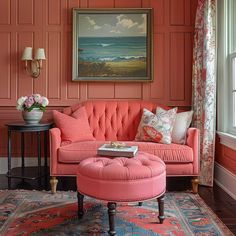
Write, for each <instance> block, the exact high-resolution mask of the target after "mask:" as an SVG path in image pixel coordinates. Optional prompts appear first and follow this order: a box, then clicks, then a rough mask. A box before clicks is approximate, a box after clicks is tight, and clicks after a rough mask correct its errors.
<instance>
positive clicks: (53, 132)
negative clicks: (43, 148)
mask: <svg viewBox="0 0 236 236" xmlns="http://www.w3.org/2000/svg"><path fill="white" fill-rule="evenodd" d="M49 140H50V175H51V176H53V175H54V174H56V173H57V149H58V148H59V147H60V146H61V130H60V129H58V128H52V129H50V130H49Z"/></svg>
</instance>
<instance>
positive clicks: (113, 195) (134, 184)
mask: <svg viewBox="0 0 236 236" xmlns="http://www.w3.org/2000/svg"><path fill="white" fill-rule="evenodd" d="M77 190H78V217H79V218H82V217H83V214H84V211H83V198H84V195H87V196H90V197H93V198H96V199H100V200H105V201H108V204H107V206H108V214H109V227H110V229H109V231H108V233H109V234H110V235H116V231H115V221H114V216H115V212H116V202H139V205H141V204H142V201H145V200H150V199H152V198H157V200H158V207H159V216H158V218H159V220H160V223H163V221H164V218H165V217H164V194H165V190H166V167H165V163H164V162H163V161H162V160H161V159H160V158H158V157H156V156H154V155H152V154H149V153H145V152H138V154H137V155H136V156H135V157H134V158H125V157H119V158H113V159H110V158H105V157H92V158H89V159H86V160H84V161H82V162H81V163H80V164H79V167H78V172H77Z"/></svg>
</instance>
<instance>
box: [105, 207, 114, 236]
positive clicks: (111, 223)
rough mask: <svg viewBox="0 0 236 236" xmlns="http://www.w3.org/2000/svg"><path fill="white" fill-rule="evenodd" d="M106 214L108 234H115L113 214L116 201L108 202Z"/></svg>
mask: <svg viewBox="0 0 236 236" xmlns="http://www.w3.org/2000/svg"><path fill="white" fill-rule="evenodd" d="M107 207H108V216H109V231H108V233H109V235H112V236H113V235H116V231H115V214H116V203H115V202H108V203H107Z"/></svg>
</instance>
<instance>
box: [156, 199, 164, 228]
mask: <svg viewBox="0 0 236 236" xmlns="http://www.w3.org/2000/svg"><path fill="white" fill-rule="evenodd" d="M164 200H165V194H163V195H162V196H160V197H159V198H157V201H158V208H159V216H158V218H159V220H160V223H161V224H162V223H163V221H164V219H165V216H164Z"/></svg>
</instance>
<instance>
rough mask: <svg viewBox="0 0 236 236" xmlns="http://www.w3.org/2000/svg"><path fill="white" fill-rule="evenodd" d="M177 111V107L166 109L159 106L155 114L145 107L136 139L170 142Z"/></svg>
mask: <svg viewBox="0 0 236 236" xmlns="http://www.w3.org/2000/svg"><path fill="white" fill-rule="evenodd" d="M176 112H177V108H174V109H171V110H168V111H166V110H164V109H162V108H160V107H158V108H157V109H156V115H155V114H153V113H152V112H151V111H149V110H147V109H145V108H144V109H143V115H142V118H141V121H140V123H139V127H138V131H137V134H136V137H135V140H136V141H150V142H158V143H165V144H170V143H171V133H172V129H173V125H174V121H175V116H176Z"/></svg>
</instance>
